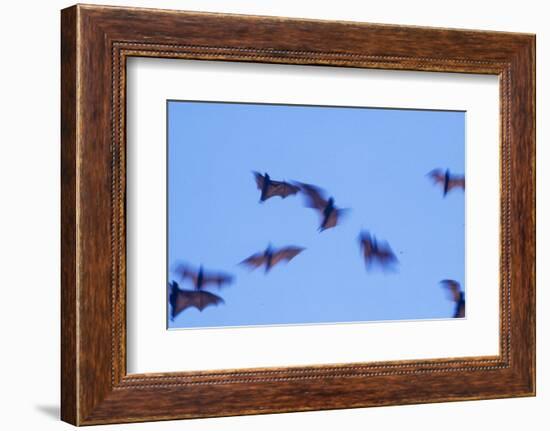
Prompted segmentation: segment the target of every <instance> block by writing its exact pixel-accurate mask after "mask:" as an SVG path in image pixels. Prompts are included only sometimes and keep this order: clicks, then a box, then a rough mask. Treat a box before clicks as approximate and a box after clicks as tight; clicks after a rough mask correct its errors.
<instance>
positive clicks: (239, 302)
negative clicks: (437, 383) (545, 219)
mask: <svg viewBox="0 0 550 431" xmlns="http://www.w3.org/2000/svg"><path fill="white" fill-rule="evenodd" d="M465 121H466V115H465V112H463V111H441V110H416V109H398V108H392V109H388V108H376V107H346V106H313V105H285V104H261V103H234V102H231V103H229V102H210V101H201V102H198V101H183V100H169V101H168V102H167V146H168V151H167V154H168V157H167V166H168V174H167V190H168V232H167V237H168V262H167V281H168V283H167V293H166V298H167V326H168V328H169V329H186V328H212V327H217V328H220V327H242V326H261V325H297V324H329V323H330V324H334V323H353V322H377V321H396V320H418V319H420V320H428V319H452V318H465V317H466V300H465V299H466V296H465V288H466V286H465V187H466V183H465Z"/></svg>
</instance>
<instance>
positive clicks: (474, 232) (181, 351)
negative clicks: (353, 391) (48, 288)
mask: <svg viewBox="0 0 550 431" xmlns="http://www.w3.org/2000/svg"><path fill="white" fill-rule="evenodd" d="M127 83H128V89H129V91H128V99H127V103H128V119H127V124H128V156H127V165H128V198H127V208H128V220H127V229H128V240H127V241H128V242H127V246H128V262H127V270H128V280H127V286H128V292H127V298H128V319H127V321H128V372H129V373H142V372H162V371H188V370H204V369H223V368H249V367H277V366H287V365H307V364H337V363H350V362H368V361H384V360H405V359H426V358H442V357H460V356H495V355H497V354H498V349H499V338H498V335H499V315H498V308H499V294H498V285H499V273H498V269H499V252H498V249H499V247H498V241H499V226H498V223H495V220H498V219H499V198H498V194H499V188H500V185H499V181H498V180H499V142H498V138H499V133H500V130H499V117H498V114H499V104H498V92H499V81H498V78H497V77H496V76H490V75H472V74H457V73H427V72H408V71H380V70H362V69H349V68H334V67H332V68H329V67H315V68H312V67H310V66H301V67H298V66H288V65H274V64H262V65H257V64H240V63H227V62H204V61H189V60H174V59H151V58H146V59H144V58H140V59H131V60H130V62H129V63H128V77H127ZM205 83H207V84H208V85H205ZM167 99H180V100H181V99H192V100H224V101H232V102H235V101H247V102H270V103H281V102H284V103H292V104H299V103H302V104H326V105H334V106H378V107H384V106H385V107H393V108H395V107H401V108H409V109H410V108H417V109H453V110H462V111H466V142H467V144H466V176H467V178H468V181H469V182H470V184H476V186H475V187H468V188H467V189H466V226H467V229H466V233H467V237H466V247H465V248H466V276H465V278H466V280H465V281H466V286H467V287H466V289H467V297H468V298H467V301H468V313H467V318H466V319H445V320H439V321H409V322H403V321H401V322H399V321H397V322H370V323H354V324H336V325H334V324H332V325H299V326H296V325H273V326H263V327H247V328H242V327H241V328H222V329H220V328H218V329H214V328H209V329H193V330H180V331H167V330H166V302H165V301H166V298H165V295H159V294H158V290H157V289H155V288H153V287H154V286H157V287H158V286H164V285H165V283H166V254H165V252H166V249H167V248H166V224H165V223H166V212H165V211H163V210H159V208H162V209H165V208H166V200H165V199H166V190H165V186H166V151H165V150H166V147H165V145H164V143H165V142H166V110H165V109H166V100H167ZM159 143H161V145H158V144H159ZM388 340H391V342H388ZM186 346H193V349H191V350H190V349H188V348H186ZM304 346H307V348H304ZM182 358H185V359H182Z"/></svg>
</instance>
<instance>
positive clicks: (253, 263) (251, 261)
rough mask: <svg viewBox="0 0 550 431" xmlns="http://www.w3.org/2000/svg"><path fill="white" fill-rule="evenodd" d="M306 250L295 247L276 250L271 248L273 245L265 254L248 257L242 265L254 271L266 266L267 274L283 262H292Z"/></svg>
mask: <svg viewBox="0 0 550 431" xmlns="http://www.w3.org/2000/svg"><path fill="white" fill-rule="evenodd" d="M304 250H305V248H303V247H295V246H289V247H283V248H280V249H278V250H275V249H273V248H271V245H268V246H267V248H266V249H265V250H264V251H263V252H260V253H256V254H253V255H252V256H250V257H247V258H246V259H245V260H243V261H242V262H241V265H246V266H248V267H250V268H252V269H255V268H258V267H260V266H262V265H265V272H266V273H267V272H269V270H270V269H271V268H273V267H274V266H275V265H277V264H278V263H280V262H282V261H287V262H290V261H291V260H292V259H294V258H295V257H296V256H298V255H299V254H300V253H301V252H302V251H304Z"/></svg>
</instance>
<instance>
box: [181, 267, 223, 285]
mask: <svg viewBox="0 0 550 431" xmlns="http://www.w3.org/2000/svg"><path fill="white" fill-rule="evenodd" d="M175 272H176V273H177V274H178V275H179V276H180V278H181V280H182V281H184V280H186V279H189V280H191V282H192V283H193V285H194V286H195V289H197V290H202V289H205V288H207V287H208V286H209V285H215V286H216V287H217V288H218V289H220V288H222V287H223V286H224V285H226V284H230V283H232V282H233V276H232V275H229V274H224V273H222V272H216V273H214V272H212V273H209V272H205V271H204V269H203V267H202V265H201V266H200V267H199V269H198V271H196V270H194V269H192V268H191V267H189V266H188V265H185V264H179V265H178V266H177V267H176V269H175Z"/></svg>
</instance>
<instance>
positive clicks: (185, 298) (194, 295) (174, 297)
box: [169, 281, 224, 320]
mask: <svg viewBox="0 0 550 431" xmlns="http://www.w3.org/2000/svg"><path fill="white" fill-rule="evenodd" d="M169 302H170V305H171V306H172V313H171V319H172V320H174V318H175V317H176V316H177V315H178V314H180V313H181V312H182V311H183V310H185V309H187V308H190V307H195V308H196V309H198V310H199V311H200V312H202V310H204V309H205V308H206V307H208V306H209V305H218V304H223V303H224V301H223V299H222V298H221V297H219V296H218V295H214V294H213V293H210V292H205V291H204V290H186V289H180V287H179V285H178V283H176V282H175V281H172V282H171V283H170V297H169Z"/></svg>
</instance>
